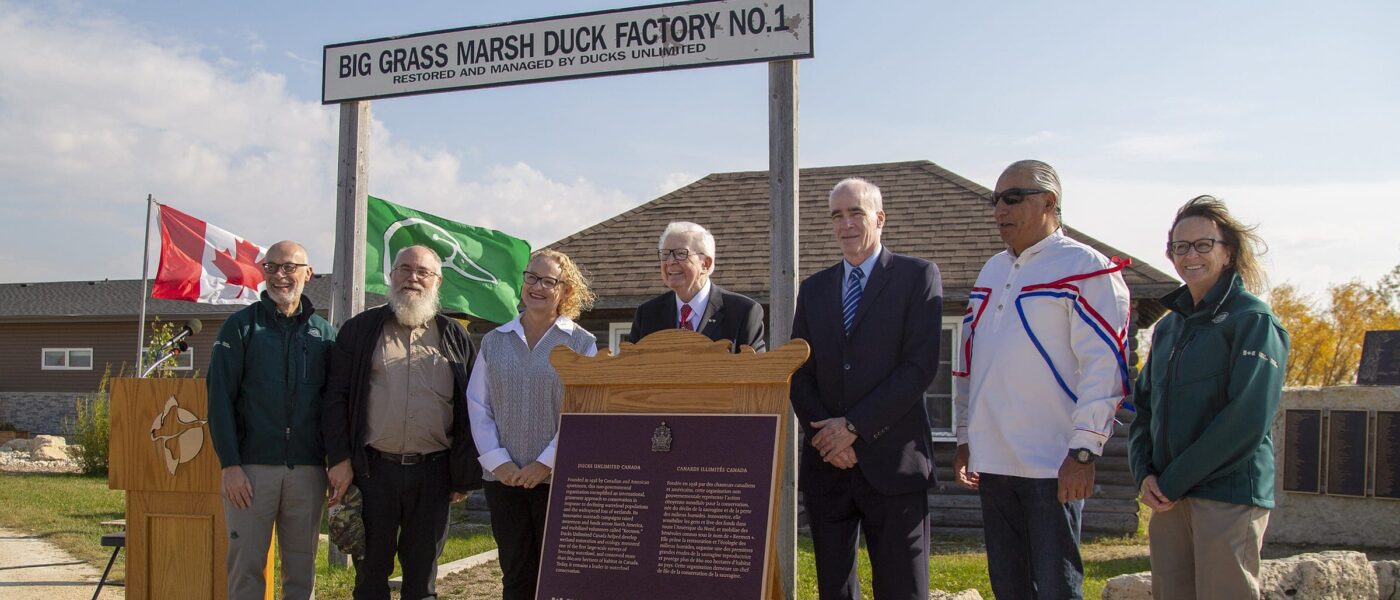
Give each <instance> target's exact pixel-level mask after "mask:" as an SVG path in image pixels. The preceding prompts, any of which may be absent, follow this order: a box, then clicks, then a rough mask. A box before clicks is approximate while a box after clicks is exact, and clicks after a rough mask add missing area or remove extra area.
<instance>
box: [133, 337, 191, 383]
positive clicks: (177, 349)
mask: <svg viewBox="0 0 1400 600" xmlns="http://www.w3.org/2000/svg"><path fill="white" fill-rule="evenodd" d="M189 349H190V345H189V344H188V343H186V342H185V340H180V342H179V343H177V344H175V345H174V346H172V347H171V348H170V350H168V351H166V353H165V354H163V355H161V357H160V358H157V359H155V361H153V362H152V363H151V364H150V365H149V366H147V367H146V370H144V371H142V372H141V378H142V379H144V378H146V377H149V376H150V375H151V373H152V372H154V371H155V370H156V369H157V368H158V367H160V365H161V364H163V363H165V361H167V360H170V359H172V358H174V357H175V356H177V355H179V354H180V353H181V352H184V351H186V350H189Z"/></svg>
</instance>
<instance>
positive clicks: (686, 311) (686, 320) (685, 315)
mask: <svg viewBox="0 0 1400 600" xmlns="http://www.w3.org/2000/svg"><path fill="white" fill-rule="evenodd" d="M694 312H695V311H693V310H691V309H690V305H689V304H682V305H681V329H684V330H686V331H695V326H694V325H691V324H690V315H691V314H693V313H694Z"/></svg>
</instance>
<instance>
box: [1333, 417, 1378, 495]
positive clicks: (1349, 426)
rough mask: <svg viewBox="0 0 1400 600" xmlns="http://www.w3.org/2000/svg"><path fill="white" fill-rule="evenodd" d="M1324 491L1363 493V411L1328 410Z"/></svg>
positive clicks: (1364, 468)
mask: <svg viewBox="0 0 1400 600" xmlns="http://www.w3.org/2000/svg"><path fill="white" fill-rule="evenodd" d="M1327 414H1328V420H1329V421H1328V424H1327V494H1328V495H1329V496H1365V495H1366V454H1367V452H1366V433H1367V430H1368V429H1369V428H1368V427H1367V426H1366V425H1367V418H1366V411H1364V410H1331V411H1328V413H1327Z"/></svg>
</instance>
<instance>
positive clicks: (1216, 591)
mask: <svg viewBox="0 0 1400 600" xmlns="http://www.w3.org/2000/svg"><path fill="white" fill-rule="evenodd" d="M1268 526H1269V511H1268V510H1267V509H1263V508H1259V507H1257V506H1252V505H1248V504H1230V503H1228V502H1218V501H1215V500H1206V499H1203V498H1182V499H1181V500H1179V501H1177V503H1176V506H1174V507H1172V509H1171V510H1169V511H1166V512H1157V513H1152V520H1151V521H1150V522H1149V523H1148V525H1147V536H1148V544H1149V546H1150V547H1151V551H1152V597H1153V598H1154V600H1195V599H1196V598H1201V599H1207V598H1212V599H1213V598H1224V599H1234V598H1258V597H1259V549H1260V546H1262V545H1263V543H1264V529H1265V528H1267V527H1268Z"/></svg>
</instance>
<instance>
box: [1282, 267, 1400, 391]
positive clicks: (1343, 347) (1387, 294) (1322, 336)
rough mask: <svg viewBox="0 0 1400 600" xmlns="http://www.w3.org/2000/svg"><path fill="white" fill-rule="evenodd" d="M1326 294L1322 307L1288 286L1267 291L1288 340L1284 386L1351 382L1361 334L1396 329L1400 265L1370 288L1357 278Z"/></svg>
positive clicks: (1399, 326) (1399, 322)
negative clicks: (1326, 301)
mask: <svg viewBox="0 0 1400 600" xmlns="http://www.w3.org/2000/svg"><path fill="white" fill-rule="evenodd" d="M1327 296H1328V300H1329V303H1328V305H1327V306H1326V307H1321V306H1319V305H1318V303H1317V302H1316V301H1314V300H1313V298H1312V297H1310V296H1309V295H1307V294H1304V293H1302V292H1301V291H1299V290H1298V288H1296V287H1294V286H1292V285H1288V284H1284V285H1280V286H1278V287H1276V288H1274V289H1273V290H1272V291H1270V292H1269V304H1270V306H1272V307H1273V310H1274V314H1276V315H1278V317H1279V320H1280V321H1282V322H1283V326H1284V328H1285V329H1287V330H1288V336H1289V341H1290V343H1289V350H1288V372H1287V374H1286V375H1285V379H1284V384H1285V385H1288V386H1300V385H1319V386H1327V385H1342V384H1348V383H1352V382H1354V381H1356V368H1357V366H1358V365H1359V364H1360V362H1361V344H1362V341H1363V339H1364V337H1365V335H1366V332H1367V331H1377V330H1387V329H1400V265H1397V266H1396V267H1395V268H1394V269H1392V270H1391V271H1390V273H1388V274H1386V275H1385V276H1384V277H1382V278H1381V279H1380V280H1379V281H1377V282H1376V284H1375V285H1366V284H1364V283H1362V282H1360V281H1357V280H1352V281H1349V282H1347V283H1342V284H1334V285H1332V286H1330V287H1328V289H1327Z"/></svg>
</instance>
